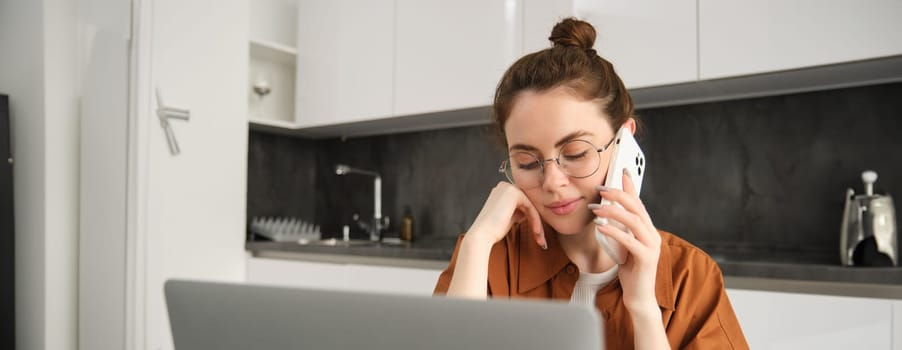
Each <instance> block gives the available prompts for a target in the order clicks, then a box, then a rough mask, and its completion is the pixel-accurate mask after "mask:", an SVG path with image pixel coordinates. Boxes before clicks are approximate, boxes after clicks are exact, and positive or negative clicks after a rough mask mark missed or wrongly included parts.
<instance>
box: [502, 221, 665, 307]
mask: <svg viewBox="0 0 902 350" xmlns="http://www.w3.org/2000/svg"><path fill="white" fill-rule="evenodd" d="M545 232H546V234H545V240H546V241H547V242H548V250H543V249H542V248H541V247H539V245H538V244H536V242H535V239H533V238H532V233H531V232H530V231H529V228H528V226H527V225H520V228H519V230H518V234H519V235H520V239H519V247H518V250H519V251H520V264H519V267H518V269H519V276H520V283H519V285H518V287H517V288H518V289H517V292H519V293H520V294H523V293H525V292H527V291H529V290H532V289H535V288H536V287H538V286H541V285H543V284H545V283H548V281H550V280H551V279H552V278H553V277H554V276H556V275H557V274H559V273H561V271H562V270H563V269H564V268H566V267H567V265H569V264H570V258H569V257H567V254H566V253H564V250H563V249H562V248H561V244H560V242H559V241H558V233H557V232H555V231H554V230H553V229H552V228H551V227H549V226H548V225H545ZM659 234H661V233H660V232H659ZM666 248H667V247H666V243H665V242H664V240H662V242H661V255H660V256H659V258H658V271H657V274H656V276H655V286H656V287H655V297H656V298H657V299H658V306H660V307H662V308H665V309H669V310H673V309H674V297H673V276H672V275H673V262H672V261H671V259H672V257H671V254H670V251H669V250H668V249H666ZM615 281H618V280H615Z"/></svg>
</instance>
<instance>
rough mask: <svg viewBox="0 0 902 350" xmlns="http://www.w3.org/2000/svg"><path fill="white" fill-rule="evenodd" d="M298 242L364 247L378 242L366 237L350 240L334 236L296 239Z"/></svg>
mask: <svg viewBox="0 0 902 350" xmlns="http://www.w3.org/2000/svg"><path fill="white" fill-rule="evenodd" d="M298 244H300V245H305V246H318V247H366V246H374V245H377V244H379V242H374V241H370V240H367V239H351V240H347V241H344V240H340V239H336V238H328V239H320V240H306V239H302V240H300V241H298Z"/></svg>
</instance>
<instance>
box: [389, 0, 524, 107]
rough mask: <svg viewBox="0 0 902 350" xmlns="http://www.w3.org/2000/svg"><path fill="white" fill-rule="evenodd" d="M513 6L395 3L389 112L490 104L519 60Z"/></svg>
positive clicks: (513, 1) (466, 1) (475, 0)
mask: <svg viewBox="0 0 902 350" xmlns="http://www.w3.org/2000/svg"><path fill="white" fill-rule="evenodd" d="M519 7H520V5H519V1H517V0H491V1H485V0H457V1H447V0H397V3H396V12H395V16H396V17H395V21H396V32H395V42H394V44H395V76H394V78H395V79H394V82H395V99H394V101H395V110H394V114H395V115H398V116H404V115H411V114H423V113H430V112H439V111H448V110H454V109H462V108H469V107H479V106H488V105H491V104H492V98H493V96H494V93H495V86H496V85H497V84H498V80H499V79H500V78H501V75H502V74H504V71H505V69H507V67H508V66H509V65H510V64H511V63H513V62H514V60H516V59H517V58H519V54H520V46H521V42H520V35H521V30H522V25H521V16H520V8H519Z"/></svg>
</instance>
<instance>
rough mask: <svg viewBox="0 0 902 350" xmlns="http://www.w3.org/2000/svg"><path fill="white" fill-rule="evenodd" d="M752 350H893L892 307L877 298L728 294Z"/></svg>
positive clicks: (737, 290) (734, 292)
mask: <svg viewBox="0 0 902 350" xmlns="http://www.w3.org/2000/svg"><path fill="white" fill-rule="evenodd" d="M727 294H728V295H729V297H730V302H731V303H732V305H733V309H734V310H735V312H736V316H737V317H738V319H739V323H740V325H741V326H742V330H743V333H745V337H746V340H747V341H748V343H749V346H750V347H751V348H752V349H837V350H839V349H843V350H844V349H891V348H892V346H893V333H892V327H893V304H894V303H898V301H894V300H889V299H876V298H858V297H839V296H826V295H813V294H795V293H782V292H769V291H752V290H741V289H727Z"/></svg>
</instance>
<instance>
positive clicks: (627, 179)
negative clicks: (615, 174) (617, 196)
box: [622, 169, 639, 198]
mask: <svg viewBox="0 0 902 350" xmlns="http://www.w3.org/2000/svg"><path fill="white" fill-rule="evenodd" d="M631 175H632V174H630V173H629V171H627V170H626V169H623V182H622V183H623V192H626V193H629V194H631V195H633V196H635V197H636V198H639V193H638V192H636V185H635V184H633V177H632V176H631Z"/></svg>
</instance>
